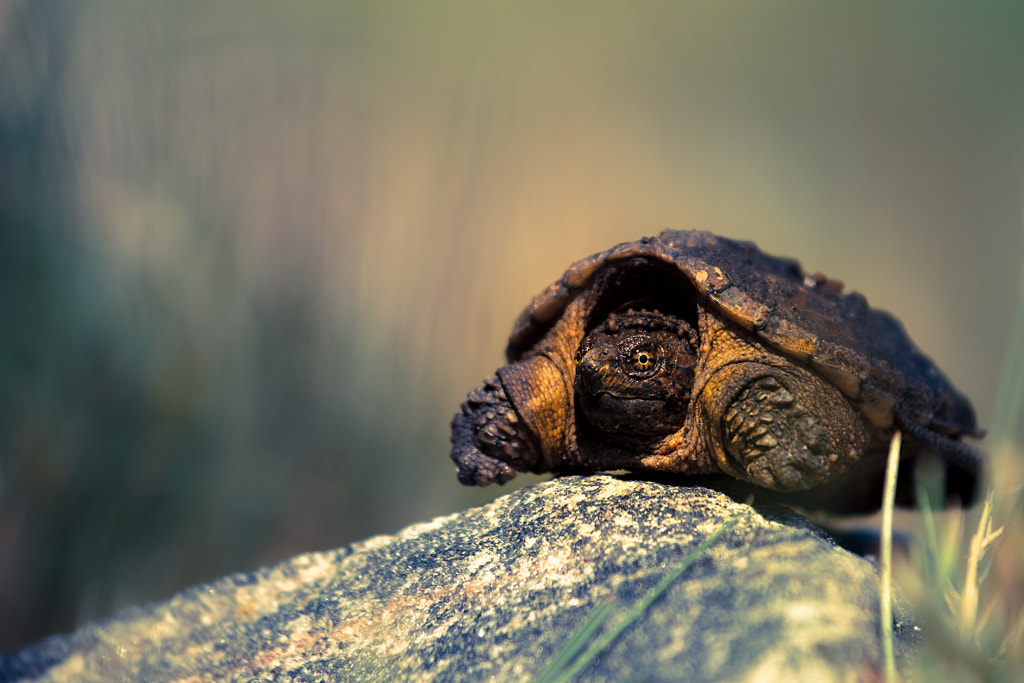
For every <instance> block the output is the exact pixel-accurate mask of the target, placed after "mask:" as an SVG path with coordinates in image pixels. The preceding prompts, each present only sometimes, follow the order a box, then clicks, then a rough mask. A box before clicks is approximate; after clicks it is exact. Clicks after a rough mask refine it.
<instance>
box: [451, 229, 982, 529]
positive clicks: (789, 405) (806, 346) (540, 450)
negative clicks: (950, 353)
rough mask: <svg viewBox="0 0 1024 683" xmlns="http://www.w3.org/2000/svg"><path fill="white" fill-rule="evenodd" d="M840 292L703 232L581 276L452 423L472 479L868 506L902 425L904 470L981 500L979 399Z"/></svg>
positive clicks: (519, 335)
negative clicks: (634, 483)
mask: <svg viewBox="0 0 1024 683" xmlns="http://www.w3.org/2000/svg"><path fill="white" fill-rule="evenodd" d="M842 287H843V285H842V283H840V282H837V281H835V280H830V279H828V278H827V277H825V276H823V275H820V274H813V275H807V274H805V273H804V272H803V271H802V270H801V268H800V265H799V264H798V263H797V262H796V261H793V260H790V259H783V258H777V257H773V256H768V255H766V254H763V253H762V252H761V251H759V250H758V249H757V247H756V246H755V245H754V244H752V243H750V242H738V241H734V240H730V239H726V238H722V237H716V236H715V235H711V234H709V233H705V232H675V231H666V232H663V233H662V234H661V235H659V236H658V237H652V238H645V239H642V240H639V241H636V242H627V243H624V244H620V245H618V246H616V247H613V248H611V249H609V250H607V251H604V252H601V253H599V254H595V255H593V256H590V257H588V258H585V259H583V260H581V261H578V262H576V263H574V264H573V265H572V266H570V267H569V269H568V270H567V271H566V272H565V274H564V275H563V276H562V277H561V279H559V280H558V281H557V282H555V283H554V284H552V285H551V286H549V287H548V288H547V289H546V290H544V291H543V292H541V293H540V294H539V295H538V296H537V297H535V298H534V300H533V301H532V302H531V303H530V305H529V306H528V307H527V308H526V310H525V311H523V313H522V314H521V315H520V316H519V318H518V319H517V320H516V323H515V326H514V327H513V329H512V335H511V337H510V339H509V343H508V348H507V350H506V355H507V357H508V361H509V364H508V365H506V366H504V367H502V368H499V369H498V371H497V373H496V374H495V375H494V376H492V377H490V378H489V379H486V380H485V381H484V384H483V386H481V387H479V388H478V389H475V390H474V391H472V392H471V393H470V394H469V396H468V398H467V400H466V401H465V402H464V403H463V404H462V410H461V412H459V413H458V414H457V415H456V416H455V418H454V419H453V420H452V444H453V448H452V459H453V460H454V461H455V463H456V464H457V465H458V477H459V481H460V482H462V483H463V484H477V485H485V484H490V483H492V482H498V483H504V482H506V481H508V480H509V479H511V478H512V477H514V476H515V475H516V473H517V472H522V471H530V472H545V471H560V470H562V471H564V470H570V471H571V470H576V471H579V470H583V471H596V470H605V469H629V470H655V471H660V472H672V473H679V474H686V475H694V474H709V473H724V474H727V475H731V476H732V477H735V478H737V479H740V480H743V481H746V482H749V483H751V484H753V485H755V486H758V487H764V488H767V489H774V490H777V491H785V492H798V491H805V490H808V489H813V490H814V492H813V493H812V492H809V491H808V492H805V494H798V495H802V496H803V497H802V498H800V497H798V498H796V499H795V500H797V501H798V502H803V503H805V504H808V505H811V506H815V507H822V508H826V509H834V510H838V511H847V512H850V511H858V510H868V509H872V508H877V506H878V503H879V500H880V495H879V494H880V491H881V481H882V474H883V469H884V460H885V457H884V455H885V452H886V448H887V444H888V440H889V438H890V437H891V435H892V431H893V429H895V428H900V429H901V430H902V431H903V432H905V433H906V434H907V439H906V440H905V442H904V447H903V451H902V453H903V457H904V458H905V459H906V458H917V457H919V456H925V455H928V454H931V455H935V456H938V458H940V459H941V462H943V463H944V465H945V467H946V469H947V488H948V492H947V494H948V495H950V496H955V497H958V498H959V499H960V500H961V501H963V502H969V500H970V498H971V495H972V493H973V489H974V485H975V480H976V477H977V474H978V469H979V466H980V455H979V454H978V452H977V451H975V450H974V449H972V448H970V447H969V446H967V445H966V444H963V443H961V442H960V441H959V438H960V437H961V436H964V435H967V436H980V435H981V434H980V432H979V430H978V428H977V426H976V424H975V417H974V411H973V409H972V407H971V404H970V402H969V401H968V400H967V399H966V398H965V397H964V396H963V395H962V394H961V393H960V392H959V391H957V389H956V388H954V387H953V385H952V384H951V383H950V382H949V380H948V379H946V377H945V376H944V375H943V374H942V373H941V372H940V371H939V370H938V368H936V367H935V365H934V364H933V363H932V361H931V360H930V359H928V358H927V357H926V356H924V354H922V353H921V352H920V351H919V350H918V349H917V347H916V346H915V345H914V344H913V342H911V341H910V339H909V338H908V337H907V335H906V333H905V332H904V330H903V327H902V325H901V324H900V323H899V322H898V321H897V320H896V319H895V318H893V317H892V316H891V315H889V314H887V313H885V312H882V311H877V310H874V309H872V308H870V307H869V306H868V303H867V301H866V300H865V298H864V297H863V296H861V295H860V294H856V293H851V294H845V295H844V294H842ZM902 469H903V470H904V472H906V471H907V470H909V469H910V468H907V467H904V468H902ZM903 479H904V481H903V482H901V489H900V493H899V497H900V500H901V502H904V503H906V502H910V500H911V496H910V495H909V483H910V482H909V481H906V478H905V477H904V478H903Z"/></svg>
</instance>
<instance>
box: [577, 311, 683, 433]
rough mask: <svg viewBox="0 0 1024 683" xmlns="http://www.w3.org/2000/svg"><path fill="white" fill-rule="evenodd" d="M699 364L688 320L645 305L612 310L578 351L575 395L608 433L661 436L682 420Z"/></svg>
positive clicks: (589, 416)
mask: <svg viewBox="0 0 1024 683" xmlns="http://www.w3.org/2000/svg"><path fill="white" fill-rule="evenodd" d="M696 364H697V335H696V333H695V332H694V330H693V328H692V327H690V325H689V324H688V323H686V322H685V321H683V320H681V319H679V318H674V317H672V316H668V315H663V314H660V313H656V312H654V313H651V312H647V311H640V312H634V311H632V310H630V311H627V312H626V313H625V314H614V313H613V314H611V315H610V316H609V317H608V319H607V320H605V321H604V322H603V323H602V324H601V325H599V326H598V327H596V328H595V329H594V330H593V331H591V332H590V334H588V335H587V336H586V337H585V338H584V339H583V341H582V342H581V343H580V346H579V349H578V350H577V351H576V377H575V380H574V385H573V387H574V390H575V393H576V398H577V401H578V403H579V406H580V408H581V409H582V411H583V414H584V415H585V416H586V419H587V421H588V422H589V423H590V425H591V426H593V427H594V428H595V429H597V430H599V431H601V432H603V433H605V434H609V435H614V434H622V435H639V436H660V435H666V434H671V433H672V432H675V431H677V430H678V429H680V428H681V427H682V426H683V422H684V421H685V419H686V411H687V407H688V405H689V402H690V392H691V390H692V388H693V378H694V366H695V365H696Z"/></svg>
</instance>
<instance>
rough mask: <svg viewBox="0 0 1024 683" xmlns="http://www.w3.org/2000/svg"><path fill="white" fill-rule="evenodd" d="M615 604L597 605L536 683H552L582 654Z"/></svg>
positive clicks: (610, 602) (563, 645)
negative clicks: (584, 647)
mask: <svg viewBox="0 0 1024 683" xmlns="http://www.w3.org/2000/svg"><path fill="white" fill-rule="evenodd" d="M613 606H614V603H613V602H612V601H611V600H608V601H606V602H602V603H601V604H599V605H597V606H596V607H595V608H594V609H593V610H592V611H591V612H590V614H589V615H588V616H587V618H586V620H585V621H584V622H583V623H582V624H581V625H580V627H579V628H577V629H576V631H575V632H573V634H572V635H571V636H569V640H567V641H565V643H563V644H562V647H560V648H559V649H558V651H557V652H556V653H555V656H554V657H553V658H552V659H551V661H549V662H548V665H547V666H545V667H544V669H543V670H542V671H541V672H540V674H538V675H537V678H536V679H534V680H535V682H536V683H552V681H554V680H556V678H557V677H558V675H559V674H560V673H562V671H563V670H564V669H565V667H566V666H567V665H568V664H569V662H571V661H572V660H573V658H574V657H576V655H578V654H579V653H580V651H581V650H582V649H583V646H584V645H586V644H587V641H588V640H590V637H591V636H593V635H594V633H596V632H597V630H598V629H600V628H601V627H602V626H604V623H605V622H606V621H608V617H610V616H611V614H612V608H613Z"/></svg>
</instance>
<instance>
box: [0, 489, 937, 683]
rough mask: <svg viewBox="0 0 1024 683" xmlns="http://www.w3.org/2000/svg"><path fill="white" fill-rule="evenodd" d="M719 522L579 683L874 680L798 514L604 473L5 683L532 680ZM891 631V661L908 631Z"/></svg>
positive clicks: (209, 595) (36, 660) (322, 561)
mask: <svg viewBox="0 0 1024 683" xmlns="http://www.w3.org/2000/svg"><path fill="white" fill-rule="evenodd" d="M730 520H735V524H734V526H733V527H732V528H730V529H728V530H727V531H726V532H725V534H724V535H723V536H722V537H721V538H720V539H719V540H718V542H716V543H715V544H714V545H713V546H711V547H710V548H709V549H708V550H707V551H705V552H704V553H702V554H701V555H700V557H699V559H698V560H697V561H696V562H695V563H694V564H693V565H692V566H690V567H689V568H688V569H687V570H686V571H685V572H684V573H683V574H682V576H680V577H679V579H677V580H676V581H675V582H673V583H672V585H671V586H670V587H669V588H668V590H667V591H666V592H665V593H664V594H663V595H662V596H661V597H660V598H659V599H658V600H657V601H656V602H654V603H653V604H652V605H651V606H650V608H649V609H647V610H646V611H645V612H644V613H643V615H642V616H641V617H640V618H639V619H638V620H637V621H636V622H634V623H633V624H631V625H630V626H628V627H627V628H626V629H625V630H624V631H623V632H622V634H621V636H620V637H619V638H618V639H616V640H615V641H614V642H613V643H612V644H611V645H610V646H609V647H608V649H607V650H605V651H604V652H603V653H601V655H600V656H599V657H598V658H597V659H595V660H594V661H592V662H591V663H590V664H589V665H588V666H587V667H586V668H584V669H583V670H582V671H581V672H580V676H581V680H582V679H585V680H590V681H625V680H645V681H659V680H689V681H720V680H750V681H755V680H756V681H765V680H780V681H781V680H786V681H790V680H815V681H830V680H836V681H856V680H869V679H872V678H877V677H879V676H880V674H881V671H882V663H881V657H882V655H881V645H880V640H879V633H880V626H879V617H878V574H877V571H876V569H875V568H874V567H873V565H872V564H871V563H870V562H868V561H866V560H864V559H862V558H860V557H858V556H856V555H853V554H851V553H849V552H847V551H846V550H844V549H842V548H840V547H838V546H836V545H835V544H834V543H832V542H831V541H830V540H829V539H828V538H827V537H826V536H825V535H824V534H822V533H820V532H818V531H816V530H815V529H814V527H812V526H811V525H809V524H807V523H806V522H803V520H801V519H800V518H799V517H796V516H794V515H785V514H782V515H776V514H774V513H773V512H772V511H771V510H770V509H767V508H766V509H764V510H761V511H759V510H758V509H757V508H755V507H751V506H749V505H746V504H743V503H738V502H736V501H734V500H733V499H732V498H730V497H728V496H726V495H724V494H722V493H719V492H716V491H712V490H710V489H706V488H701V487H689V488H688V487H680V486H671V485H666V484H660V483H654V482H649V481H637V480H630V479H622V478H617V477H614V476H607V475H598V476H591V477H564V478H561V479H556V480H554V481H551V482H547V483H544V484H540V485H537V486H533V487H530V488H525V489H519V490H517V491H514V492H512V493H510V494H508V495H506V496H504V497H502V498H499V499H498V500H496V501H494V502H493V503H491V504H489V505H485V506H483V507H479V508H473V509H470V510H466V511H464V512H460V513H457V514H454V515H450V516H447V517H441V518H438V519H435V520H433V521H431V522H427V523H425V524H417V525H414V526H411V527H408V528H406V529H404V530H403V531H401V532H399V533H397V534H395V535H392V536H378V537H374V538H370V539H367V540H365V541H362V542H359V543H355V544H353V545H351V546H348V547H345V548H341V549H339V550H334V551H329V552H318V553H309V554H306V555H300V556H298V557H295V558H293V559H291V560H289V561H287V562H284V563H281V564H279V565H277V566H274V567H269V568H265V569H260V570H258V571H255V572H251V573H248V574H236V575H233V576H228V577H225V578H223V579H220V580H218V581H214V582H212V583H209V584H206V585H201V586H196V587H194V588H191V589H189V590H186V591H184V592H182V593H181V594H179V595H177V596H175V597H174V598H172V599H170V600H168V601H166V602H163V603H159V604H153V605H147V606H143V607H137V608H133V609H130V610H127V611H125V612H123V613H122V614H120V615H119V616H117V617H115V618H114V619H111V620H108V621H105V622H102V623H95V624H89V625H86V626H83V627H82V628H80V629H79V630H78V631H76V632H75V633H73V634H70V635H61V636H55V637H52V638H50V639H47V640H44V641H42V642H40V643H38V644H36V645H34V646H32V647H29V648H27V649H25V650H23V651H22V652H20V653H16V654H13V655H8V656H6V657H3V658H0V679H2V680H32V679H34V678H39V679H40V680H49V681H110V680H119V681H126V680H134V681H151V682H159V681H206V680H218V681H250V680H289V681H325V680H328V681H329V680H338V681H342V680H365V681H392V680H413V681H415V680H420V681H426V680H459V681H461V680H467V681H482V680H487V679H490V678H491V677H494V679H493V680H498V681H510V680H527V679H529V678H531V677H532V675H533V674H535V673H537V672H538V671H540V670H541V669H542V668H543V667H544V665H545V664H546V662H547V661H548V660H549V659H550V658H551V657H553V656H554V654H555V653H556V651H558V650H559V648H560V647H561V646H562V645H563V644H564V643H565V641H566V640H567V639H568V638H569V637H570V635H571V634H572V633H573V632H574V631H575V630H576V629H577V628H578V627H579V626H580V625H581V624H582V623H583V622H584V620H585V619H586V618H587V616H588V615H589V614H590V613H591V611H592V610H593V609H594V608H595V607H596V606H597V605H599V604H602V603H604V602H606V601H611V602H612V603H613V604H614V605H615V606H616V612H617V613H618V614H621V613H624V612H625V611H626V610H627V609H628V608H629V606H630V605H632V604H633V602H634V601H635V600H637V599H639V598H640V597H641V596H643V595H644V594H645V593H646V592H647V591H648V590H650V589H651V588H652V587H653V586H655V585H656V584H657V583H658V582H659V581H660V580H661V579H662V578H663V577H664V576H665V575H666V574H667V573H668V572H670V571H672V569H673V568H674V567H676V566H677V565H678V564H679V563H680V562H681V561H682V560H683V559H684V558H685V557H686V556H687V555H688V554H689V553H690V552H691V551H692V550H693V549H694V548H696V547H697V545H698V544H700V543H701V541H703V540H705V539H707V538H708V537H709V536H710V535H711V534H713V533H715V532H716V530H718V529H719V528H721V527H722V525H723V524H726V523H727V522H728V521H730ZM616 616H617V615H616ZM616 616H613V617H612V620H613V621H614V620H615V618H616ZM899 616H900V618H899V619H898V620H897V623H896V636H897V643H896V645H897V651H898V654H899V655H900V658H901V660H905V659H907V656H908V654H909V653H910V652H912V650H913V645H914V644H915V643H916V642H917V640H918V633H919V629H918V628H917V627H916V626H915V625H913V624H912V623H911V622H910V621H909V620H908V618H907V617H906V616H905V615H899Z"/></svg>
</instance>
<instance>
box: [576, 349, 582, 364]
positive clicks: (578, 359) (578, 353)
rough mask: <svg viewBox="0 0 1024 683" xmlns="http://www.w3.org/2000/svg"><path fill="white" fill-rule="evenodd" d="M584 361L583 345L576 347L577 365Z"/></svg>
mask: <svg viewBox="0 0 1024 683" xmlns="http://www.w3.org/2000/svg"><path fill="white" fill-rule="evenodd" d="M582 362H583V347H582V346H581V347H580V348H578V349H576V365H579V364H580V363H582Z"/></svg>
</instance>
